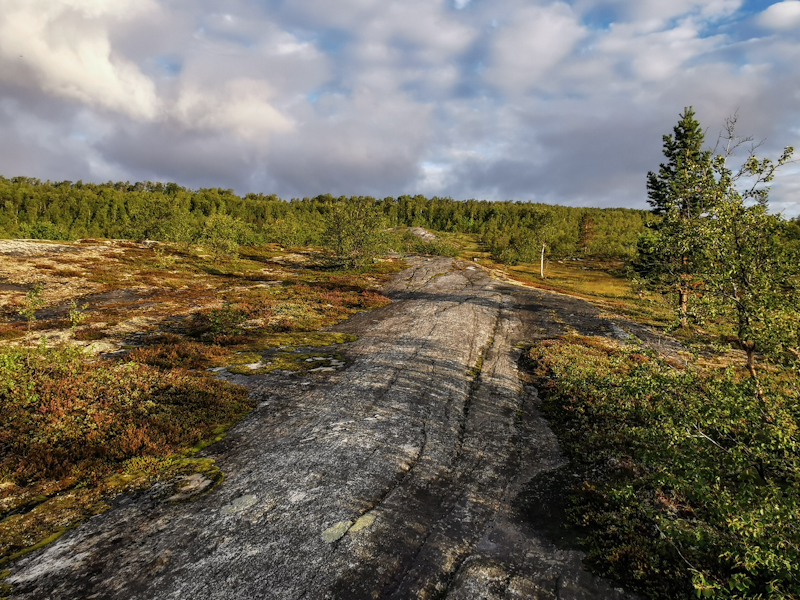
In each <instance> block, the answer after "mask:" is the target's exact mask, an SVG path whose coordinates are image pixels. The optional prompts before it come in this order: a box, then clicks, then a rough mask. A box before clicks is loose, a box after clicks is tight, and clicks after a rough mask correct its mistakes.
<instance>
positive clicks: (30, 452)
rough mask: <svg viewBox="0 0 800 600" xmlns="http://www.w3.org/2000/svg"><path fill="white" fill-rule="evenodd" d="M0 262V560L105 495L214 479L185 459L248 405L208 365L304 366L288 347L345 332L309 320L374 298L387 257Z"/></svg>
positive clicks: (247, 249) (253, 249)
mask: <svg viewBox="0 0 800 600" xmlns="http://www.w3.org/2000/svg"><path fill="white" fill-rule="evenodd" d="M226 227H227V226H226ZM219 231H223V232H224V231H226V229H225V228H220V229H219ZM47 248H52V251H51V252H48V251H47ZM2 260H3V262H2V264H0V270H1V271H2V273H1V275H2V280H3V282H4V283H5V284H6V286H7V287H9V288H11V289H10V290H9V291H3V293H2V294H1V295H0V312H1V314H2V322H0V337H2V339H3V344H2V346H0V513H1V514H2V519H1V520H0V561H3V562H5V561H6V560H8V559H9V558H11V557H14V556H17V555H19V554H20V553H22V552H25V551H26V550H29V549H31V548H34V547H36V546H37V545H38V544H41V543H43V542H45V541H48V540H51V539H54V537H55V536H58V535H60V533H63V531H65V530H66V529H68V528H69V527H71V526H73V525H74V524H76V523H77V522H79V521H80V520H82V519H84V518H86V517H87V516H90V515H92V514H95V513H97V512H100V511H102V510H105V508H107V506H108V504H107V502H108V500H109V498H110V497H112V496H113V495H115V494H117V493H119V492H122V491H126V490H132V489H137V488H141V487H143V486H149V485H152V484H153V483H155V482H157V481H160V482H162V483H164V484H169V485H177V484H179V483H180V481H181V480H182V479H181V478H185V477H186V476H188V475H189V474H191V473H195V472H200V473H202V474H203V475H204V476H205V477H207V478H209V479H210V480H212V481H218V480H220V479H221V477H222V474H221V473H219V471H218V470H217V469H216V467H215V466H214V465H213V464H212V463H211V462H210V461H209V460H208V459H203V458H198V457H196V456H195V455H196V453H197V452H198V451H199V450H201V449H202V448H203V447H204V446H205V445H207V444H208V443H210V442H213V441H215V440H218V439H220V438H221V436H223V435H224V432H225V430H226V429H227V428H228V427H230V426H231V425H232V424H234V423H235V422H237V421H238V420H240V419H241V418H242V417H243V416H244V415H246V414H247V413H248V412H249V411H250V410H252V409H253V407H254V401H253V400H252V399H251V398H249V397H248V394H247V392H246V390H245V389H244V388H243V387H241V386H237V385H233V384H230V383H227V382H225V381H222V380H220V379H218V378H215V377H213V376H212V374H211V372H210V371H209V369H212V368H216V367H227V368H228V369H229V370H231V371H233V372H241V373H245V374H250V373H257V372H269V371H272V370H277V369H282V370H284V371H286V372H294V371H299V370H304V369H309V368H310V367H309V363H308V362H307V361H306V360H305V359H306V358H307V357H308V356H309V354H308V353H307V352H303V350H302V348H305V347H313V348H319V347H323V346H333V345H335V344H338V343H344V342H347V341H350V338H349V337H348V336H346V335H343V334H336V333H329V332H323V331H319V330H320V328H322V327H325V326H328V325H333V324H335V323H337V322H339V321H341V320H342V319H345V318H347V317H348V316H350V315H352V314H354V313H356V312H358V311H363V310H367V309H370V308H373V307H377V306H383V305H385V304H386V303H388V300H387V299H386V298H385V297H383V296H382V295H381V294H380V293H379V291H378V290H379V288H380V286H381V284H382V282H383V281H384V280H385V279H386V277H387V276H388V274H390V273H392V272H394V271H396V270H398V269H399V268H401V266H402V263H401V262H399V261H392V260H387V261H383V262H376V263H374V264H370V265H367V266H365V267H364V268H361V269H358V270H353V269H342V268H339V267H337V266H336V265H334V264H333V263H332V261H331V259H330V258H329V257H327V256H325V255H323V253H322V252H320V251H313V250H309V251H303V253H287V252H286V251H285V250H282V249H280V248H279V247H278V246H277V245H274V244H273V245H260V246H252V245H244V244H243V245H241V246H237V251H236V252H235V253H234V252H233V251H232V249H231V247H230V246H227V247H222V249H220V247H218V246H213V247H210V248H207V247H204V246H197V245H189V246H186V245H185V244H183V243H173V244H155V245H154V244H138V243H135V242H128V241H105V242H102V241H99V240H84V241H83V242H82V243H79V244H67V245H55V244H48V245H42V247H41V248H40V249H39V251H38V252H36V253H34V254H31V255H29V256H20V255H17V256H13V257H12V256H7V255H6V256H2ZM25 290H27V291H25ZM331 352H332V353H333V352H335V351H334V350H332V351H331ZM318 354H320V352H319V351H317V352H315V353H314V356H316V355H318ZM323 354H324V353H323ZM334 356H335V354H334ZM254 363H255V364H258V368H253V365H254ZM318 364H319V363H316V362H314V363H313V364H312V366H318ZM244 365H249V366H247V367H245V366H244Z"/></svg>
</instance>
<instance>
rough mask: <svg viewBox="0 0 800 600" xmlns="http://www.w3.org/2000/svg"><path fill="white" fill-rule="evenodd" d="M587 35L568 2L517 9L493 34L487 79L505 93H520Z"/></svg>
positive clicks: (557, 62)
mask: <svg viewBox="0 0 800 600" xmlns="http://www.w3.org/2000/svg"><path fill="white" fill-rule="evenodd" d="M586 34H587V31H586V29H585V28H584V27H583V26H581V25H580V23H579V22H578V16H577V15H576V14H575V13H574V12H573V11H572V9H571V8H570V7H569V5H567V4H564V3H563V2H557V3H555V4H551V5H549V6H546V7H540V6H533V7H529V8H525V9H522V10H520V11H519V12H517V13H516V14H515V15H514V18H513V21H511V22H509V23H508V24H506V25H504V26H501V27H499V28H498V29H497V30H496V31H495V33H494V40H493V47H492V58H491V67H490V68H488V69H487V70H486V73H485V77H486V79H487V81H489V82H491V83H492V84H494V85H496V86H498V87H499V88H501V89H502V90H504V91H506V92H509V93H512V94H513V93H516V94H519V93H524V92H526V91H527V90H529V88H530V87H531V86H533V85H535V84H536V83H537V82H539V80H540V79H541V78H542V77H543V76H544V75H545V74H547V72H548V71H550V70H551V69H553V68H554V67H555V66H556V65H558V64H559V63H560V62H561V61H562V60H564V59H565V58H566V57H567V56H568V55H569V54H570V52H572V50H573V48H574V47H575V44H576V43H577V42H578V41H579V40H580V39H581V38H583V37H584V36H585V35H586Z"/></svg>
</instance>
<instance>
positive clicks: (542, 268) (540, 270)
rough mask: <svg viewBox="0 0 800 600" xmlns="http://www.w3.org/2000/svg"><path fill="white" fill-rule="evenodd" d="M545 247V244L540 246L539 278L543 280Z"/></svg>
mask: <svg viewBox="0 0 800 600" xmlns="http://www.w3.org/2000/svg"><path fill="white" fill-rule="evenodd" d="M546 246H547V244H542V258H541V261H540V263H539V277H541V278H542V279H544V249H545V247H546Z"/></svg>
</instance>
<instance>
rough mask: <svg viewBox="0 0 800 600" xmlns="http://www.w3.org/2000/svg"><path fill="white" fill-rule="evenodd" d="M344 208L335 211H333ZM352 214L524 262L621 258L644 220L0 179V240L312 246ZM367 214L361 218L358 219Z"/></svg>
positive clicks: (510, 207) (446, 203)
mask: <svg viewBox="0 0 800 600" xmlns="http://www.w3.org/2000/svg"><path fill="white" fill-rule="evenodd" d="M342 211H344V213H343V212H342ZM349 213H352V214H353V215H359V217H358V218H359V219H365V218H366V220H367V221H369V222H371V223H374V225H375V226H376V227H384V228H393V227H404V226H405V227H425V228H427V229H431V230H434V231H443V232H451V233H456V234H459V233H463V234H477V235H478V236H479V238H480V240H481V241H482V242H483V243H484V244H485V246H486V247H487V249H488V250H489V251H490V252H491V253H492V255H493V256H494V257H495V259H496V260H498V261H502V262H506V263H508V264H516V263H518V262H529V261H532V260H533V258H535V257H537V256H538V255H539V252H540V250H541V247H542V245H545V246H546V250H547V253H548V255H551V256H571V255H582V256H600V257H614V258H622V257H630V256H632V254H633V253H634V251H635V247H636V241H637V236H638V234H639V233H640V232H642V231H643V230H644V228H645V223H646V221H647V220H648V213H647V212H646V211H642V210H633V209H625V208H613V209H598V208H576V207H565V206H552V205H546V204H535V203H528V202H511V201H505V202H491V201H485V200H466V201H456V200H453V199H451V198H439V197H433V198H426V197H425V196H422V195H416V196H408V195H406V196H399V197H387V198H384V199H375V198H371V197H368V196H367V197H363V196H358V197H355V196H354V197H344V196H342V197H338V198H337V197H333V196H331V195H330V194H325V195H320V196H316V197H314V198H302V199H300V198H295V199H291V200H283V199H280V198H278V197H277V196H275V195H264V194H247V195H245V196H238V195H236V194H235V193H234V192H233V191H232V190H226V189H220V188H208V189H199V190H191V189H187V188H185V187H182V186H179V185H177V184H175V183H166V184H163V183H153V182H140V183H135V184H131V183H129V182H125V183H122V182H119V183H113V182H109V183H102V184H95V183H84V182H81V181H78V182H75V183H73V182H70V181H61V182H50V181H45V182H42V181H39V180H37V179H32V178H27V177H13V178H5V177H0V237H4V238H32V239H51V240H74V239H80V238H117V239H153V240H161V241H169V242H191V241H198V240H199V239H201V238H202V237H203V236H208V235H211V234H212V232H210V231H209V229H214V228H217V229H219V228H221V227H222V228H226V229H227V230H229V231H233V232H235V237H236V238H237V239H236V241H237V242H238V243H259V242H277V243H280V244H281V245H284V246H288V247H296V246H308V245H321V244H322V243H323V242H325V241H326V238H327V236H329V235H330V234H331V226H330V224H331V222H333V221H337V220H338V222H346V221H347V219H348V218H349V217H348V216H347V214H349ZM367 215H368V216H367Z"/></svg>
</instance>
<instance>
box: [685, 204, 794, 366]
mask: <svg viewBox="0 0 800 600" xmlns="http://www.w3.org/2000/svg"><path fill="white" fill-rule="evenodd" d="M698 232H699V234H700V235H702V236H703V238H704V239H705V244H704V247H703V260H702V262H701V263H700V267H701V269H702V277H703V286H702V288H701V290H700V291H701V298H700V299H701V302H702V304H701V307H702V309H703V312H704V314H705V315H706V316H707V317H708V318H724V319H725V320H727V321H729V322H731V323H732V324H733V330H734V332H735V334H736V341H737V343H738V345H739V346H740V347H741V348H742V349H743V350H745V352H746V353H747V366H748V368H749V369H750V370H751V372H752V373H753V375H755V358H754V356H755V352H759V353H761V354H763V355H765V356H767V357H769V358H771V359H773V360H778V361H785V360H787V359H789V360H792V359H796V358H797V355H796V352H797V349H798V347H800V338H799V337H798V336H800V323H798V319H797V315H798V311H800V290H799V289H798V283H800V279H799V278H800V253H798V252H797V248H796V247H793V246H791V245H789V244H787V243H786V240H785V232H786V224H785V221H783V219H782V218H781V217H780V216H779V215H771V214H769V213H768V212H767V208H766V205H765V204H762V203H759V204H755V205H751V206H748V205H747V204H746V203H745V199H744V198H743V197H742V196H741V195H739V194H738V193H736V192H732V193H731V194H730V195H728V196H727V197H726V198H725V200H724V201H722V202H718V203H716V204H715V206H714V208H713V209H712V210H711V212H710V216H709V218H708V219H706V220H704V221H703V222H702V223H701V224H700V226H699V227H698ZM791 351H794V352H795V354H792V353H791Z"/></svg>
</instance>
